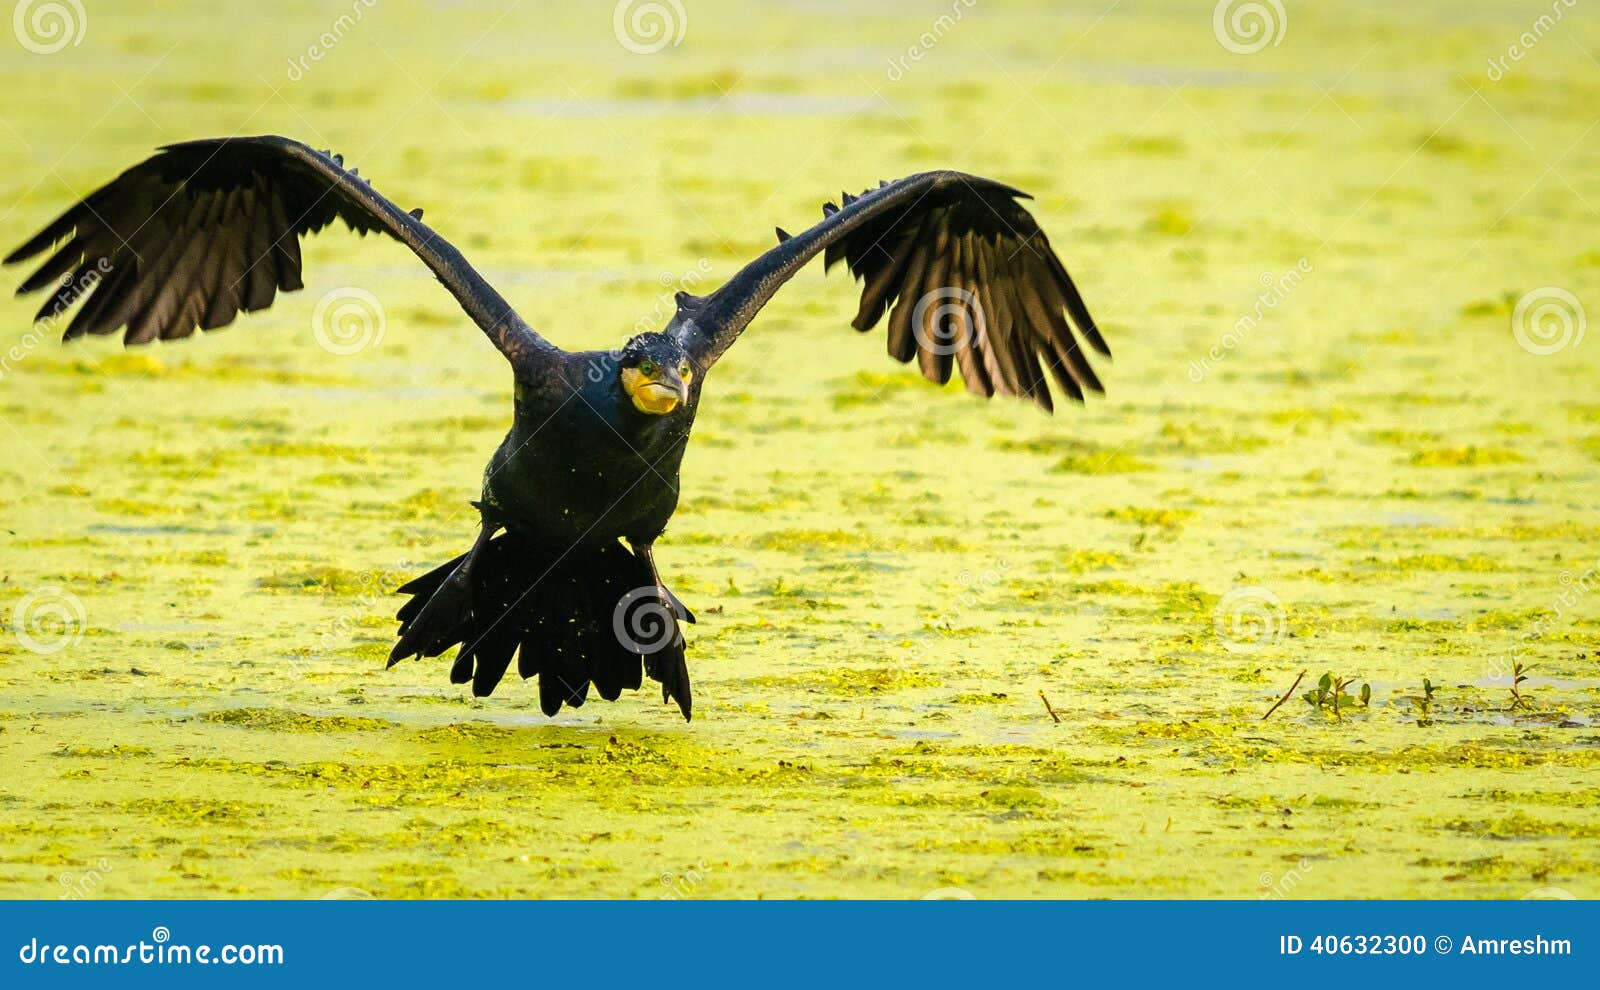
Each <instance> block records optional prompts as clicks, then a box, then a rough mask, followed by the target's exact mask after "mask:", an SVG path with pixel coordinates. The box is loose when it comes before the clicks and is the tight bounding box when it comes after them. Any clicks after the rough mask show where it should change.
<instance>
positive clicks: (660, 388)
mask: <svg viewBox="0 0 1600 990" xmlns="http://www.w3.org/2000/svg"><path fill="white" fill-rule="evenodd" d="M622 387H623V389H624V390H626V391H627V393H628V398H630V399H632V400H633V407H634V408H635V409H637V410H639V411H640V412H642V413H648V414H650V415H651V416H664V415H666V414H667V413H669V412H671V411H672V410H674V409H676V408H678V407H679V406H680V405H682V404H683V403H685V402H687V401H689V383H688V382H687V381H685V380H684V379H682V378H680V377H679V376H678V375H676V374H674V373H673V372H671V371H669V370H667V369H665V368H662V369H658V370H657V371H656V373H655V374H654V375H651V376H646V375H645V374H644V373H643V372H641V371H640V370H639V369H638V368H623V369H622Z"/></svg>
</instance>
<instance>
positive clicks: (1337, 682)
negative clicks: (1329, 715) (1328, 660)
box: [1301, 674, 1372, 722]
mask: <svg viewBox="0 0 1600 990" xmlns="http://www.w3.org/2000/svg"><path fill="white" fill-rule="evenodd" d="M1355 683H1356V679H1355V678H1354V677H1335V676H1334V675H1333V674H1323V675H1322V677H1320V678H1319V679H1318V680H1317V686H1316V687H1314V688H1312V689H1311V690H1309V691H1307V692H1306V693H1305V694H1303V695H1301V697H1302V698H1304V699H1305V703H1306V704H1308V705H1310V706H1311V707H1312V708H1315V709H1316V710H1318V711H1321V710H1323V709H1324V708H1326V709H1329V710H1331V711H1332V712H1333V717H1334V719H1335V720H1337V721H1340V722H1343V721H1344V712H1345V709H1347V708H1353V707H1355V704H1356V700H1357V697H1359V698H1360V701H1361V707H1363V708H1367V707H1370V706H1371V704H1372V685H1371V684H1362V685H1361V690H1360V694H1359V695H1352V694H1351V693H1350V689H1351V688H1353V687H1355Z"/></svg>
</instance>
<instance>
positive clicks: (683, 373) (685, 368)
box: [678, 361, 689, 378]
mask: <svg viewBox="0 0 1600 990" xmlns="http://www.w3.org/2000/svg"><path fill="white" fill-rule="evenodd" d="M678 377H679V378H688V377H689V362H687V361H685V362H683V363H682V364H680V365H678Z"/></svg>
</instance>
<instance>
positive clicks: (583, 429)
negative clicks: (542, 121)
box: [5, 137, 1111, 719]
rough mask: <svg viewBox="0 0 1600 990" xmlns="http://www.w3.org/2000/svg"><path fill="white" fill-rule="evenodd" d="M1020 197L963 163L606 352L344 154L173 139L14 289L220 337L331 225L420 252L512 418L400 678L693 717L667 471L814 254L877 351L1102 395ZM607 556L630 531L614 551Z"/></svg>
mask: <svg viewBox="0 0 1600 990" xmlns="http://www.w3.org/2000/svg"><path fill="white" fill-rule="evenodd" d="M1019 198H1026V194H1025V193H1022V192H1020V191H1019V190H1016V189H1012V188H1010V187H1009V186H1004V185H1001V184H1000V183H998V182H994V181H992V180H990V179H983V178H978V177H977V176H972V175H965V174H962V173H960V172H948V171H945V172H924V173H922V174H919V175H913V176H909V177H907V178H904V179H900V180H899V181H897V182H887V183H882V184H880V185H879V186H878V188H876V189H871V190H868V191H867V192H864V193H862V194H861V195H860V196H850V195H844V196H843V197H842V206H835V205H833V204H832V203H829V204H826V205H825V206H824V207H823V209H822V212H823V219H822V221H821V222H820V223H818V224H816V225H815V226H813V227H811V228H810V229H808V230H805V231H804V232H802V233H800V234H797V235H794V236H790V235H789V234H787V233H785V232H784V231H783V230H782V229H779V230H778V232H777V233H778V244H777V246H776V247H774V248H772V249H771V250H769V251H767V252H766V253H765V254H763V255H761V257H759V258H757V259H755V260H754V261H752V262H751V263H750V264H748V265H746V266H745V267H744V269H743V270H741V271H740V272H739V273H738V274H737V275H735V276H734V277H733V278H732V279H731V280H730V281H729V282H728V283H727V284H726V285H724V286H723V287H722V288H720V289H718V290H717V291H715V292H713V293H711V294H710V295H708V296H704V297H701V296H693V295H690V294H688V293H679V294H678V296H677V311H676V314H675V315H674V317H673V318H672V320H671V321H670V323H669V324H668V325H667V326H666V327H665V328H664V329H663V330H662V331H661V332H659V333H657V332H651V333H642V334H639V335H637V336H635V337H633V338H632V339H631V340H628V341H627V342H626V343H625V344H624V345H623V346H622V347H621V349H619V350H616V351H610V352H607V351H578V352H570V351H564V350H562V349H561V348H559V347H556V346H555V345H554V344H551V343H550V342H549V341H547V340H545V339H544V338H543V337H541V336H540V335H539V334H538V333H536V332H535V331H534V330H533V329H532V328H531V327H529V326H528V325H527V324H526V323H525V322H523V321H522V319H521V318H519V317H518V316H517V314H516V312H515V311H514V310H513V309H512V308H511V306H510V304H508V303H507V302H506V301H505V299H503V298H502V297H501V296H500V294H499V293H498V292H496V291H495V289H494V287H493V286H491V285H490V284H489V283H488V282H487V281H485V280H484V278H483V276H481V275H479V274H478V273H477V272H476V271H474V270H473V268H472V266H470V265H469V264H467V262H466V259H464V258H463V257H462V256H461V253H460V252H459V251H457V250H456V249H455V247H453V246H452V245H451V244H450V243H449V242H447V241H446V240H444V238H442V237H440V236H439V235H438V234H436V233H435V232H434V231H433V230H431V229H430V228H429V227H428V226H427V225H425V224H424V223H423V222H422V211H421V210H411V211H409V212H408V211H406V210H403V209H401V208H400V207H398V206H396V205H395V204H394V203H392V202H390V201H389V200H388V199H387V198H385V197H384V196H382V195H381V194H379V193H378V192H377V191H376V190H375V189H373V188H372V186H371V185H370V184H368V182H367V181H366V180H365V179H363V178H360V177H359V176H358V175H357V174H356V170H355V169H353V168H352V169H347V168H345V167H344V161H343V159H342V158H340V157H339V156H337V155H333V154H331V153H327V152H320V151H315V150H313V149H311V148H310V147H308V146H306V145H304V144H300V143H299V142H297V141H291V140H288V139H287V138H282V137H255V138H223V139H218V140H206V141H190V142H185V143H182V144H174V145H168V146H166V147H164V148H162V149H161V150H160V151H159V153H158V154H156V155H154V156H153V157H151V158H149V159H147V160H146V161H144V162H142V163H140V164H138V165H135V166H134V167H132V168H130V169H128V170H127V171H126V172H123V173H122V174H121V175H120V176H118V177H117V178H115V179H113V180H112V181H111V182H110V183H108V184H107V185H105V186H102V187H101V188H99V189H97V190H95V191H94V192H92V193H90V194H89V195H88V196H86V197H85V198H84V199H83V201H82V202H80V203H78V204H77V205H75V206H73V207H72V208H71V209H69V210H67V211H66V212H65V213H63V214H62V215H61V216H60V217H58V218H57V219H56V220H55V221H53V222H52V223H50V224H49V225H48V226H46V227H45V228H44V229H43V230H41V231H40V232H39V233H38V234H36V235H35V236H34V237H33V238H32V239H31V240H29V241H28V242H27V243H26V244H24V245H22V246H21V247H20V248H18V249H17V250H15V251H13V252H12V253H11V254H10V255H9V256H8V257H7V258H6V259H5V261H6V262H7V263H11V262H18V261H23V260H26V259H28V258H32V257H35V256H37V255H40V254H43V253H44V252H46V251H48V250H50V249H51V248H54V249H55V250H54V252H53V253H51V254H50V255H49V256H48V257H47V259H46V260H45V261H44V263H43V264H42V265H41V266H40V267H39V269H38V270H37V271H35V272H34V273H33V274H32V275H31V276H29V277H28V278H27V279H26V280H25V281H24V282H23V283H22V286H21V288H20V289H19V290H18V291H19V294H21V293H28V292H34V291H37V290H41V289H53V291H52V292H51V293H50V294H49V297H48V298H47V299H46V300H45V304H44V306H43V308H42V309H41V310H40V311H39V315H38V317H37V319H39V320H49V321H52V322H53V321H56V320H62V319H64V318H65V316H66V314H67V312H68V311H69V310H72V309H73V308H74V307H76V313H75V314H74V315H73V317H72V321H71V323H69V324H68V325H67V329H66V332H65V337H66V338H68V339H70V338H73V337H80V336H83V335H84V334H109V333H114V332H116V331H117V330H119V329H121V328H124V327H126V330H125V332H124V334H123V342H124V343H125V344H128V345H133V344H145V343H149V342H150V341H152V340H158V339H159V340H175V339H177V338H180V337H187V336H189V335H190V334H192V333H193V332H194V331H195V328H196V327H198V328H200V329H202V330H214V329H216V328H218V327H222V326H226V325H227V324H229V323H231V322H232V321H233V319H234V317H235V316H236V315H237V314H238V313H239V311H240V310H244V311H246V312H250V311H253V310H258V309H263V308H265V307H267V306H268V305H270V304H271V303H272V300H273V298H274V296H275V295H276V294H277V292H278V291H279V290H282V291H285V292H289V291H293V290H295V289H299V288H301V287H302V283H301V280H300V243H299V238H300V237H303V236H305V235H307V234H311V233H315V232H316V231H319V230H321V229H323V228H324V227H326V226H328V225H329V224H331V223H332V222H333V221H334V220H335V219H339V220H343V221H344V222H345V224H346V225H348V226H349V227H350V228H351V229H353V230H356V231H358V232H360V233H362V234H366V233H367V232H369V231H381V232H383V233H385V234H388V235H390V236H391V237H394V238H395V239H396V240H398V241H400V242H401V243H403V244H405V245H406V246H407V247H409V248H410V249H411V250H412V251H414V252H416V254H417V256H418V257H420V258H421V259H422V261H423V263H424V264H426V265H427V266H428V267H429V268H430V269H432V271H433V273H434V274H435V275H436V276H438V279H439V281H440V282H442V283H444V286H445V288H446V289H449V290H450V293H451V294H452V295H454V296H455V297H456V300H457V301H458V302H459V303H460V304H461V308H462V309H464V310H465V311H466V313H467V315H468V316H470V317H472V319H473V321H474V322H476V323H477V324H478V326H479V327H480V328H482V330H483V332H484V333H485V334H487V335H488V337H489V339H490V340H491V341H492V342H493V343H494V345H495V346H496V347H497V348H499V349H500V353H502V354H504V355H505V357H506V360H507V361H508V362H510V364H511V370H512V375H513V379H514V383H515V396H516V398H515V418H514V420H513V423H512V427H511V432H510V433H509V434H508V435H507V436H506V438H505V440H504V441H503V442H502V443H501V444H500V447H499V449H497V450H496V451H495V453H494V456H493V457H492V458H490V460H489V464H488V467H487V469H486V470H485V472H484V482H483V496H482V500H481V501H480V502H476V503H474V505H475V506H476V507H477V508H478V510H479V512H480V515H481V527H480V529H479V531H478V535H477V539H476V540H475V541H474V542H473V544H472V547H471V548H470V549H469V550H467V552H466V553H464V554H462V555H461V556H459V557H457V558H456V559H454V560H452V561H449V562H448V563H445V564H443V565H441V566H439V567H437V568H435V569H433V570H431V571H429V572H428V573H426V574H424V575H422V576H421V577H418V578H416V579H415V580H413V581H411V582H410V583H408V584H406V585H405V586H404V587H402V588H401V589H400V591H401V592H403V593H407V594H410V595H411V596H412V597H411V598H410V600H409V601H407V602H406V604H405V605H404V606H403V607H402V608H401V609H400V612H399V620H400V631H399V642H398V643H396V644H395V647H394V650H393V652H392V653H391V654H390V657H389V664H390V665H391V666H392V665H393V664H394V663H395V662H397V661H398V660H401V659H403V658H405V657H409V656H425V657H433V656H438V655H439V654H440V653H442V652H444V651H445V650H446V649H449V648H450V647H452V646H455V645H457V644H460V646H461V649H460V651H459V653H458V654H457V657H456V660H455V664H454V666H453V667H452V668H451V671H450V678H451V680H452V681H454V682H455V683H458V684H459V683H466V682H467V681H471V682H472V690H473V693H474V694H476V695H479V696H482V695H487V694H489V693H490V692H491V691H493V690H494V687H495V685H496V684H498V683H499V681H500V679H501V677H502V676H503V675H504V674H505V672H506V670H507V668H508V667H509V666H510V664H511V659H512V656H513V654H515V655H516V657H517V670H518V672H519V673H521V675H522V676H523V677H524V678H528V677H533V676H534V675H538V677H539V700H540V706H541V707H542V708H543V710H544V712H545V714H547V715H553V714H555V713H556V712H557V711H559V710H560V708H561V706H562V704H567V705H571V706H574V707H576V706H578V705H581V704H583V702H584V699H585V698H586V697H587V695H588V691H589V686H590V684H593V685H594V687H595V689H596V690H597V691H598V692H599V694H600V696H601V697H603V698H605V699H607V700H615V699H616V698H617V697H618V696H619V695H620V694H621V692H622V690H623V689H624V688H628V689H637V688H638V687H639V686H640V685H641V684H642V683H643V677H642V675H643V674H648V675H649V676H650V677H651V678H653V679H654V680H656V681H659V682H660V683H661V692H662V700H663V702H665V701H667V700H669V699H671V700H674V701H676V702H677V703H678V706H679V708H680V709H681V710H682V712H683V716H684V718H686V719H687V718H689V716H690V711H691V700H690V690H689V674H688V669H687V667H686V666H685V664H684V640H683V637H682V635H681V633H680V631H679V626H678V623H679V621H686V622H693V621H694V618H693V616H692V615H691V614H690V612H689V610H688V609H687V608H685V607H684V605H683V604H682V603H681V602H680V601H679V600H678V599H677V598H676V596H674V595H673V594H672V593H671V592H669V591H668V590H667V588H666V586H665V584H664V583H663V582H662V580H661V575H660V573H659V572H658V571H657V569H656V565H655V560H654V558H653V557H652V555H651V547H652V545H653V544H654V542H655V540H656V538H657V537H659V536H660V535H661V533H662V531H663V530H664V529H665V528H666V525H667V521H668V520H669V519H670V518H671V517H672V513H673V511H674V509H675V508H676V507H677V504H678V470H679V465H680V463H681V462H682V460H683V453H684V447H685V445H686V444H687V442H688V439H689V430H690V427H691V426H692V425H693V424H694V417H695V413H696V411H697V410H698V409H699V406H700V395H701V390H702V389H703V388H704V386H705V381H706V375H707V374H708V373H709V372H710V370H711V368H712V367H713V366H714V365H715V364H716V362H717V359H718V358H720V357H721V356H722V354H723V352H724V351H726V350H727V349H728V348H729V347H731V346H732V345H733V343H734V341H736V340H738V339H739V335H740V334H741V333H743V332H744V329H745V327H746V326H748V325H749V323H750V321H751V319H752V318H754V317H755V315H756V313H758V312H759V311H760V310H761V307H762V306H764V305H765V304H766V302H767V300H768V299H770V298H772V294H773V293H774V292H776V291H777V290H778V288H779V287H780V286H782V285H783V284H784V283H785V282H787V281H789V279H790V278H792V277H793V276H794V274H795V273H796V272H798V271H799V270H800V269H801V268H802V267H804V266H805V264H806V263H807V262H808V261H810V260H811V259H812V258H813V257H815V256H816V255H817V254H818V253H821V254H823V256H824V265H825V267H827V268H831V267H832V266H833V265H834V264H835V263H836V262H838V261H840V260H843V261H844V262H845V263H846V264H847V265H848V267H849V269H850V272H851V274H853V275H854V276H855V277H856V278H857V279H858V280H860V281H862V283H863V287H862V293H861V308H860V310H859V312H857V314H856V317H855V320H854V321H853V323H852V325H853V326H854V327H855V328H856V329H857V330H861V331H866V330H870V329H871V328H872V327H873V326H874V325H876V324H877V323H878V322H879V321H880V320H881V319H882V318H883V317H884V316H885V314H887V315H888V348H889V354H890V356H892V357H893V358H895V359H896V360H897V361H901V362H909V361H910V360H912V359H913V358H915V359H916V361H917V366H918V367H919V368H920V370H921V372H922V375H923V377H925V378H927V379H929V380H931V381H935V382H939V383H945V382H948V381H949V380H950V376H951V374H952V373H953V372H954V371H956V370H959V372H960V374H961V378H962V380H963V381H964V382H965V384H966V387H967V390H968V391H970V392H973V393H976V394H978V395H982V396H990V395H995V394H1000V395H1014V396H1021V397H1025V398H1028V399H1032V400H1033V401H1034V402H1036V403H1038V404H1039V405H1040V406H1042V407H1043V408H1044V409H1045V410H1046V411H1049V410H1050V409H1051V408H1052V402H1051V395H1050V385H1049V383H1048V382H1047V380H1046V376H1048V377H1049V378H1051V379H1053V380H1054V382H1055V384H1056V386H1057V387H1058V388H1059V390H1060V391H1061V392H1062V393H1063V394H1065V395H1067V396H1070V397H1071V398H1073V399H1075V400H1078V401H1082V399H1083V396H1084V392H1085V391H1094V392H1100V391H1102V389H1101V385H1100V380H1099V379H1098V378H1096V377H1095V373H1094V371H1093V370H1092V369H1091V368H1090V366H1089V362H1088V360H1087V358H1086V356H1085V354H1084V352H1083V350H1082V349H1081V348H1080V346H1079V338H1082V340H1083V341H1085V342H1087V343H1088V345H1089V346H1091V347H1093V348H1094V349H1095V350H1097V351H1099V352H1100V353H1101V354H1104V355H1108V356H1109V354H1110V353H1111V352H1110V351H1109V350H1108V349H1107V347H1106V344H1105V341H1104V340H1103V339H1102V338H1101V335H1100V332H1099V330H1098V329H1096V327H1095V324H1094V320H1093V319H1092V318H1091V317H1090V316H1089V311H1088V309H1087V308H1086V307H1085V306H1084V303H1083V299H1082V297H1081V296H1080V295H1079V294H1078V290H1077V289H1076V288H1075V287H1074V286H1073V284H1072V279H1071V278H1069V277H1068V275H1067V270H1066V269H1065V268H1064V267H1062V264H1061V261H1060V260H1059V259H1058V258H1057V257H1056V255H1055V253H1054V252H1053V251H1052V250H1051V248H1050V244H1049V242H1048V241H1047V240H1046V238H1045V236H1044V233H1043V232H1042V231H1041V230H1040V229H1039V226H1038V224H1037V223H1035V222H1034V219H1033V217H1032V216H1031V215H1030V214H1029V213H1028V212H1027V210H1025V209H1023V207H1022V206H1021V205H1020V204H1019V203H1018V202H1017V200H1018V199H1019ZM622 541H626V545H624V543H623V542H622Z"/></svg>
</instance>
